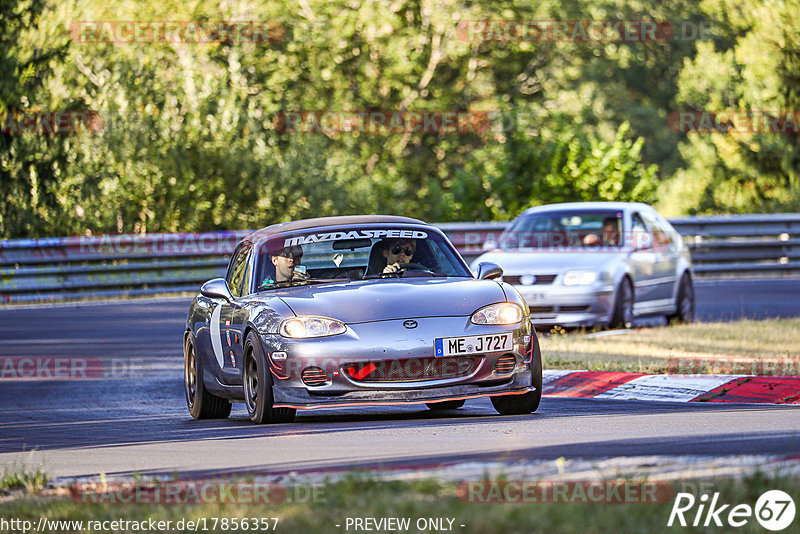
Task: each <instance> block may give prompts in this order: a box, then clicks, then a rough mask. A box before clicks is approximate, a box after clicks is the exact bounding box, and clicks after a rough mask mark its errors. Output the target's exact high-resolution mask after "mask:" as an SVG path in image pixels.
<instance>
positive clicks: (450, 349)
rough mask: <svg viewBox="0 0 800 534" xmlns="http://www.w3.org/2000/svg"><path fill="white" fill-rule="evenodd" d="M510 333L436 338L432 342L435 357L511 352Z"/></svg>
mask: <svg viewBox="0 0 800 534" xmlns="http://www.w3.org/2000/svg"><path fill="white" fill-rule="evenodd" d="M511 342H512V335H511V332H506V333H505V334H485V335H482V336H465V337H437V338H436V339H434V340H433V347H434V349H435V353H436V357H437V358H442V357H445V356H463V355H465V354H480V353H482V352H496V351H499V350H511Z"/></svg>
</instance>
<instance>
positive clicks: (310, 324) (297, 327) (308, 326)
mask: <svg viewBox="0 0 800 534" xmlns="http://www.w3.org/2000/svg"><path fill="white" fill-rule="evenodd" d="M346 330H347V327H346V326H345V325H344V323H342V322H341V321H337V320H336V319H328V318H327V317H292V318H290V319H284V320H283V321H282V322H281V327H280V329H279V330H278V331H279V332H280V334H281V335H282V336H283V337H291V338H295V339H305V338H309V337H323V336H335V335H337V334H343V333H344V332H345V331H346Z"/></svg>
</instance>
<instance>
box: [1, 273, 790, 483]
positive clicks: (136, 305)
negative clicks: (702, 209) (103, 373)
mask: <svg viewBox="0 0 800 534" xmlns="http://www.w3.org/2000/svg"><path fill="white" fill-rule="evenodd" d="M697 297H698V317H699V319H701V320H705V321H709V320H731V319H736V318H740V317H749V318H766V317H791V316H800V280H798V279H779V280H771V281H715V282H699V283H698V284H697ZM187 305H188V302H187V300H186V299H148V300H133V301H126V302H112V303H95V304H92V303H83V304H73V305H59V306H34V307H20V308H3V309H0V351H2V352H0V355H2V356H3V357H9V356H12V357H13V356H37V357H85V358H93V359H97V360H102V361H104V362H106V363H108V362H109V361H113V362H114V363H115V365H114V367H113V368H114V369H115V373H116V374H115V378H113V379H104V380H34V381H31V380H25V381H20V380H7V379H3V380H1V381H0V407H2V410H0V469H1V468H11V469H13V468H15V467H19V466H22V465H30V464H35V465H43V466H44V468H45V470H46V471H47V473H48V474H49V475H51V476H59V477H77V476H89V475H95V474H98V473H106V474H109V475H111V474H119V475H130V474H132V473H134V472H138V473H141V474H148V473H149V474H171V473H173V472H174V471H179V472H180V473H182V474H183V475H184V476H200V475H207V474H216V473H233V472H259V473H275V472H291V471H304V470H318V469H346V468H374V467H384V468H386V467H398V466H404V467H409V466H412V467H413V466H438V465H446V464H449V463H455V462H464V461H498V460H499V461H505V462H516V461H531V460H536V459H554V458H559V457H562V456H563V457H566V458H587V459H592V458H607V457H624V456H646V455H661V456H684V455H701V456H709V457H718V456H725V455H733V454H753V455H767V454H777V455H792V454H796V453H797V451H798V450H800V409H798V408H797V407H788V406H787V407H783V406H753V405H715V406H709V405H703V404H677V403H653V402H636V401H603V400H592V399H564V398H552V397H550V398H548V397H545V399H544V400H543V401H542V405H541V407H540V409H539V411H537V412H536V413H535V414H533V415H530V416H518V417H499V416H497V415H496V414H495V412H494V410H493V409H492V406H491V404H490V403H489V401H488V400H485V399H484V400H475V401H470V402H468V403H467V404H466V406H465V407H464V408H462V409H460V410H455V411H450V412H443V413H438V414H434V413H432V412H430V411H428V410H427V409H426V408H424V407H423V408H419V407H413V406H412V407H389V408H368V409H363V408H361V409H352V410H347V411H342V410H337V411H330V410H328V411H314V412H305V413H300V414H299V416H298V419H297V421H296V422H295V423H293V424H286V425H265V426H255V425H252V424H250V422H249V421H248V420H247V418H246V413H245V411H244V409H243V406H242V405H235V407H234V411H233V414H232V415H231V418H230V419H228V420H224V421H194V420H192V419H191V418H190V417H189V415H188V413H187V411H186V407H185V401H184V398H183V385H182V355H181V347H180V340H181V333H182V330H183V325H184V321H185V314H186V310H187ZM126 362H130V363H131V365H130V366H127V367H126Z"/></svg>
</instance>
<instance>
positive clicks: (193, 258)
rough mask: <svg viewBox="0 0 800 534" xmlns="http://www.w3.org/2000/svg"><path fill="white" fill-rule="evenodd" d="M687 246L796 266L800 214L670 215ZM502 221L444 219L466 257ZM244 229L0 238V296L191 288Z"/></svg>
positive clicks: (696, 256) (715, 259) (700, 270)
mask: <svg viewBox="0 0 800 534" xmlns="http://www.w3.org/2000/svg"><path fill="white" fill-rule="evenodd" d="M670 222H671V223H672V224H673V226H675V228H676V229H677V230H678V231H679V232H680V233H681V234H682V235H683V236H684V239H685V240H686V241H687V243H688V244H689V247H690V249H691V251H692V259H693V261H694V264H695V272H696V273H697V274H698V275H701V276H714V275H725V274H739V275H741V274H747V275H767V274H774V273H794V272H799V271H800V214H778V215H736V216H732V215H731V216H708V217H685V218H681V219H674V220H671V221H670ZM507 224H508V223H507V222H477V223H441V224H438V225H437V226H438V227H439V228H441V229H442V230H443V231H444V232H445V233H446V234H447V235H448V237H449V238H450V240H451V241H452V242H453V244H454V245H455V246H456V248H458V250H459V252H461V254H462V255H463V256H464V258H465V259H466V260H467V261H472V260H474V259H475V258H477V257H478V256H479V255H480V254H481V252H482V251H483V250H484V246H485V245H486V244H487V243H491V242H492V241H494V242H497V240H498V238H499V236H500V234H501V233H502V232H503V230H504V229H505V227H506V225H507ZM248 233H249V231H247V230H243V231H235V232H208V233H185V234H145V235H101V236H94V237H86V236H77V237H64V238H45V239H13V240H7V241H0V299H1V300H2V301H5V302H11V301H41V300H61V299H70V298H83V297H103V296H116V295H121V294H127V295H140V294H151V293H172V292H183V291H196V290H197V289H198V287H199V286H200V284H202V283H203V282H204V281H205V280H208V279H210V278H214V277H216V276H221V275H222V274H223V273H224V272H225V268H226V266H227V264H228V258H229V256H230V254H231V253H232V252H233V249H234V248H235V246H236V243H237V242H238V241H239V240H240V239H241V238H242V237H244V236H245V235H247V234H248Z"/></svg>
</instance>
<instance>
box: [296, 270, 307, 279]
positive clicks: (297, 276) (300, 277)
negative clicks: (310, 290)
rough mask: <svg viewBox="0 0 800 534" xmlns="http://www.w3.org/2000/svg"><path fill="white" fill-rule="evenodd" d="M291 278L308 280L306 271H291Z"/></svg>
mask: <svg viewBox="0 0 800 534" xmlns="http://www.w3.org/2000/svg"><path fill="white" fill-rule="evenodd" d="M292 280H308V273H301V272H300V271H294V273H292Z"/></svg>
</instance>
